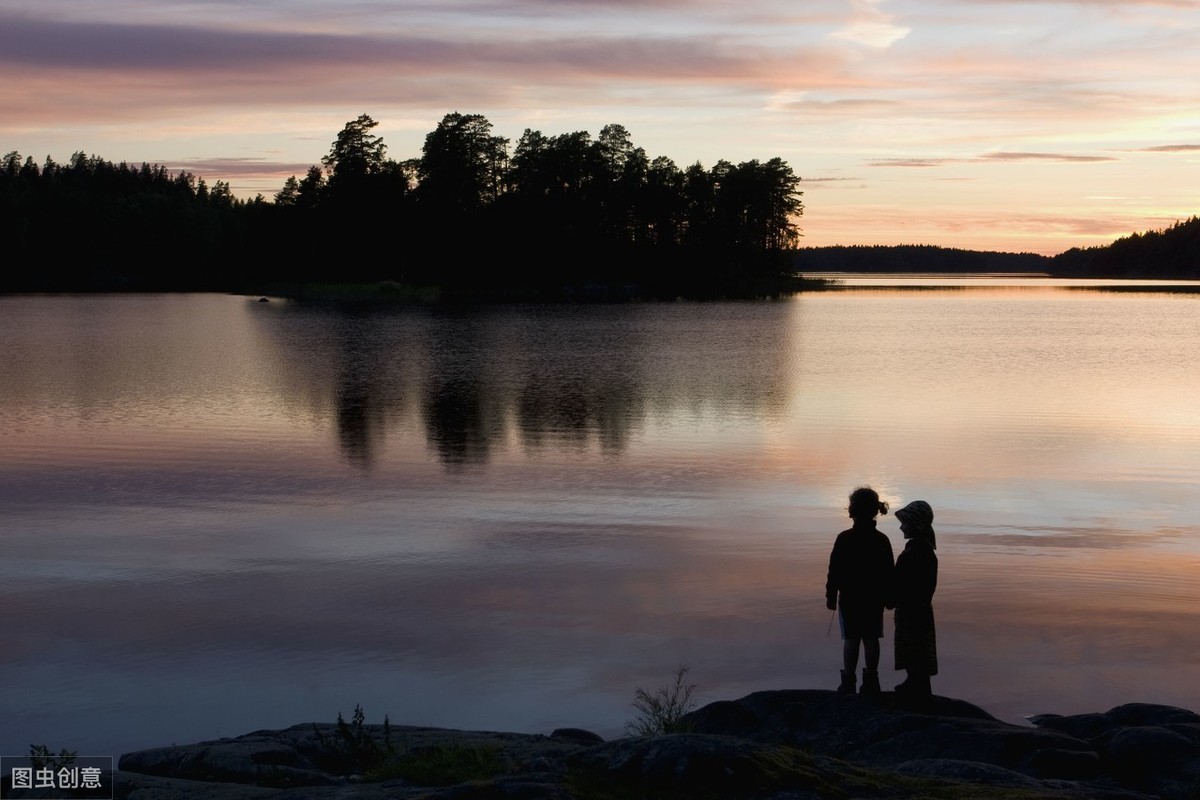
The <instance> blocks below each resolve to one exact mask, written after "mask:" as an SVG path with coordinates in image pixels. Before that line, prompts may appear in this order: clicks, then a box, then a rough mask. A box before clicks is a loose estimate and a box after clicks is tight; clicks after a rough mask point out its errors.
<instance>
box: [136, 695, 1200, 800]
mask: <svg viewBox="0 0 1200 800" xmlns="http://www.w3.org/2000/svg"><path fill="white" fill-rule="evenodd" d="M1033 722H1034V726H1020V725H1011V724H1008V723H1004V722H1001V721H999V720H997V719H995V718H994V717H992V716H991V715H990V714H988V713H987V712H986V711H984V710H982V709H980V708H978V707H976V706H973V705H971V704H970V703H966V702H963V701H961V700H952V699H949V698H940V697H935V698H933V699H932V700H930V701H929V702H928V703H927V704H925V705H923V706H921V707H914V706H913V705H905V704H901V703H899V702H898V700H897V698H896V697H895V696H894V695H892V694H890V693H885V694H883V695H882V696H880V697H878V698H875V699H867V698H864V697H859V696H853V695H852V696H847V695H838V694H836V693H834V692H828V691H817V690H812V691H773V692H756V693H754V694H751V695H748V696H746V697H743V698H741V699H740V700H735V701H721V702H717V703H712V704H710V705H707V706H705V707H704V708H701V709H699V710H697V711H695V712H693V713H691V714H689V715H688V716H687V717H685V718H684V723H685V725H686V727H687V729H688V731H689V732H688V733H681V734H673V735H666V736H656V737H641V738H627V739H617V740H613V741H608V742H605V741H603V740H602V739H601V738H600V737H598V736H596V735H595V734H593V733H590V732H588V731H585V730H580V729H577V728H568V729H560V730H557V731H554V733H553V734H551V735H549V736H544V735H540V734H515V733H490V732H480V731H454V730H445V729H438V728H417V727H408V726H391V727H390V728H385V727H384V726H378V725H363V724H355V725H346V724H343V725H341V726H337V725H331V724H311V723H310V724H306V725H297V726H294V727H292V728H288V729H286V730H281V731H256V732H254V733H250V734H247V735H245V736H240V737H237V738H235V739H221V740H219V741H215V742H203V743H200V744H194V745H185V746H181V747H167V748H158V749H154V750H143V751H140V752H137V753H129V754H126V755H125V756H122V757H121V760H120V764H119V772H118V773H117V781H116V782H117V787H116V795H115V796H116V797H117V798H129V799H130V800H199V799H200V798H226V799H227V800H234V799H235V798H245V799H246V800H260V799H262V800H267V798H270V799H271V800H294V799H298V798H316V799H317V800H320V798H330V800H334V798H338V799H341V798H346V799H349V798H363V799H364V800H373V799H374V798H380V800H382V799H383V798H425V799H427V800H451V799H454V800H459V799H473V798H512V799H513V800H560V799H561V800H568V799H571V798H575V799H577V800H621V799H623V798H629V799H630V800H633V798H668V799H670V798H679V800H683V799H684V798H698V799H702V798H747V799H750V798H754V799H756V800H757V799H760V798H761V799H762V800H824V799H825V798H838V799H839V800H841V799H842V798H947V800H950V799H951V798H979V799H980V800H983V799H985V798H996V799H997V800H999V799H1000V798H1095V799H1096V800H1134V799H1135V798H1136V799H1144V798H1164V799H1165V800H1194V798H1196V797H1200V717H1198V716H1197V715H1196V714H1194V713H1192V712H1190V711H1186V710H1184V709H1178V708H1171V707H1167V706H1153V705H1145V704H1134V705H1126V706H1119V707H1118V708H1114V709H1113V710H1111V711H1109V712H1107V713H1105V714H1084V715H1078V716H1071V717H1063V716H1055V715H1043V716H1040V717H1036V718H1034V720H1033Z"/></svg>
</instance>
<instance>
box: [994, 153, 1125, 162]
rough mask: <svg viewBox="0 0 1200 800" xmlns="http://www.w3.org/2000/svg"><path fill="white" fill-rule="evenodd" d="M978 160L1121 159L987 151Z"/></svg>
mask: <svg viewBox="0 0 1200 800" xmlns="http://www.w3.org/2000/svg"><path fill="white" fill-rule="evenodd" d="M975 160H976V161H1061V162H1066V163H1084V164H1091V163H1097V162H1103V161H1119V160H1120V159H1117V158H1114V157H1112V156H1082V155H1071V154H1069V153H987V154H986V155H982V156H979V157H978V158H977V159H975Z"/></svg>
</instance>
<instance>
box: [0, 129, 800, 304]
mask: <svg viewBox="0 0 1200 800" xmlns="http://www.w3.org/2000/svg"><path fill="white" fill-rule="evenodd" d="M376 125H377V123H376V121H375V120H373V119H372V118H371V117H370V116H367V115H366V114H364V115H362V116H360V117H358V118H357V119H355V120H351V121H350V122H348V123H346V125H345V127H344V128H343V129H342V130H341V132H340V133H338V135H337V137H336V139H335V140H334V141H333V143H332V145H331V147H330V150H329V153H328V154H327V155H326V156H325V157H324V158H323V159H322V163H321V165H313V166H312V167H311V168H310V169H309V170H308V172H307V174H305V175H304V176H303V177H296V176H293V177H291V178H289V179H288V180H287V181H286V182H285V183H284V185H283V187H282V188H281V190H280V191H279V192H278V194H276V195H275V197H274V200H273V202H272V201H268V200H266V199H265V198H263V197H262V196H261V195H260V196H259V197H257V198H255V199H253V200H250V201H243V200H240V199H238V198H236V197H234V196H233V194H232V193H231V192H230V188H229V185H228V184H227V183H225V182H223V181H217V182H216V183H215V184H214V185H212V186H211V187H210V186H208V185H207V184H206V183H205V182H204V181H203V180H202V179H197V178H196V177H195V176H193V175H191V174H189V173H186V172H183V173H178V174H171V173H169V172H168V171H167V170H166V169H165V168H164V167H162V166H157V165H156V166H151V165H147V164H142V165H141V166H140V167H135V166H131V165H129V164H125V163H121V164H112V163H110V162H107V161H105V160H103V159H100V158H98V157H96V156H87V155H85V154H83V153H76V154H75V155H74V156H72V157H71V160H70V162H68V163H67V164H56V163H55V162H54V161H52V160H51V159H49V158H47V159H46V161H45V163H44V164H42V165H41V166H39V165H38V164H37V163H36V162H35V161H34V160H33V159H32V158H31V157H26V158H24V159H22V157H21V155H20V154H19V153H16V152H12V153H9V154H8V155H6V156H5V157H4V159H3V162H0V208H2V213H3V215H4V218H5V219H6V220H8V221H9V223H10V224H9V225H8V230H9V236H8V237H7V238H8V251H9V253H10V254H11V255H13V256H15V258H13V260H12V261H10V263H12V264H17V265H23V267H21V268H18V269H16V270H11V271H10V272H9V274H8V275H7V276H5V278H4V279H3V281H4V284H3V286H0V288H3V289H7V290H10V291H11V290H31V289H37V290H46V289H50V290H55V289H64V290H65V289H112V288H156V289H183V288H188V289H243V290H244V289H248V288H253V287H268V286H289V285H300V284H313V283H323V284H328V283H338V284H345V283H373V282H380V281H388V282H393V283H395V284H397V285H400V286H429V287H436V288H437V290H438V291H440V293H441V294H442V296H444V297H446V296H448V297H465V298H473V297H510V296H511V297H518V296H519V297H529V296H535V297H539V296H544V297H564V296H565V297H572V296H597V297H609V296H615V297H629V296H647V297H661V296H670V297H674V296H677V295H693V296H706V295H710V296H721V295H755V294H769V293H773V292H778V291H780V290H781V289H783V288H786V287H787V286H788V284H789V282H790V281H791V280H792V272H793V269H792V263H791V262H792V253H793V251H794V248H795V247H796V245H797V243H798V240H799V229H798V228H797V225H796V220H797V219H798V217H799V216H800V214H801V213H802V211H803V205H802V202H801V199H800V198H801V192H800V191H799V184H800V178H799V177H797V176H796V175H795V174H794V173H793V171H792V168H791V167H790V166H789V165H788V164H787V163H786V162H784V161H783V160H782V159H779V158H772V159H769V160H767V161H758V160H753V161H745V162H742V163H739V164H733V163H731V162H729V161H718V162H717V163H716V164H715V165H713V166H712V167H711V168H708V169H706V168H704V167H703V166H702V165H701V164H699V163H696V164H693V165H691V166H689V167H687V168H686V169H683V168H680V167H679V166H677V165H676V164H675V162H673V161H672V160H671V159H669V158H667V157H664V156H660V157H657V158H653V159H651V158H649V157H648V156H647V154H646V152H645V150H643V149H642V148H640V147H637V146H635V145H634V143H633V141H632V139H631V137H630V134H629V132H628V131H627V130H626V129H625V128H624V127H623V126H621V125H607V126H605V127H604V128H602V129H601V130H600V132H599V135H598V136H596V137H593V136H592V135H591V134H590V133H588V132H587V131H576V132H572V133H565V134H559V135H554V136H547V135H546V134H544V133H542V132H541V131H535V130H529V129H526V130H525V132H524V133H523V134H522V135H521V137H520V138H519V139H518V140H517V142H516V143H515V145H512V146H511V147H510V144H511V143H510V141H509V140H508V139H506V138H504V137H502V136H498V135H495V134H493V133H492V125H491V123H490V122H488V120H487V119H486V118H484V117H483V116H481V115H479V114H460V113H452V114H447V115H446V116H445V117H444V118H443V119H442V120H441V122H439V123H438V125H437V127H436V128H435V129H434V130H433V131H431V132H430V133H429V134H428V135H427V136H426V137H425V143H424V147H423V148H422V153H421V156H420V157H419V158H414V159H410V160H406V161H396V160H393V159H391V158H389V157H388V155H387V146H386V145H385V143H384V142H383V140H382V139H381V138H380V137H379V136H377V135H375V134H374V132H373V129H374V128H375V127H376ZM51 254H53V255H54V259H53V264H54V265H59V266H51V264H50V263H49V262H48V261H47V257H48V256H49V255H51Z"/></svg>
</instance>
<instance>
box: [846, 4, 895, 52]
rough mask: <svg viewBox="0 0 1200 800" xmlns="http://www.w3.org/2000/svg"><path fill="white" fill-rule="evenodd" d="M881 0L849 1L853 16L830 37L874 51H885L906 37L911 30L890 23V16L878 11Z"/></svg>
mask: <svg viewBox="0 0 1200 800" xmlns="http://www.w3.org/2000/svg"><path fill="white" fill-rule="evenodd" d="M881 2H882V0H851V8H852V9H853V16H852V18H851V20H850V22H849V24H848V25H846V27H844V28H841V29H840V30H837V31H834V32H833V33H831V34H830V36H831V37H832V38H834V39H842V40H844V41H847V42H853V43H854V44H860V45H863V46H864V47H870V48H872V49H876V50H886V49H887V48H889V47H891V46H892V45H893V44H895V43H896V42H898V41H900V40H901V39H903V38H904V37H905V36H908V34H909V33H910V31H911V29H910V28H905V27H903V26H901V25H895V24H893V23H892V16H891V15H890V14H885V13H883V12H882V11H880V10H879V8H878V6H879V5H880V4H881Z"/></svg>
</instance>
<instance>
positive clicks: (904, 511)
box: [896, 500, 937, 549]
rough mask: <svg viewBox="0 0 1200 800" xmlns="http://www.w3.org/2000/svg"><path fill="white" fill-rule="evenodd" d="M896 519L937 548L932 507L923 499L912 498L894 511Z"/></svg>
mask: <svg viewBox="0 0 1200 800" xmlns="http://www.w3.org/2000/svg"><path fill="white" fill-rule="evenodd" d="M896 519H898V520H900V522H902V523H904V524H905V525H908V526H909V527H910V528H913V529H914V533H916V534H917V535H918V536H923V537H924V538H926V539H928V540H929V543H930V544H931V545H933V546H934V548H935V549H936V548H937V544H935V542H936V539H934V535H933V509H932V508H930V507H929V503H926V502H925V501H924V500H913V501H912V502H911V503H909V504H908V505H906V506H905V507H904V508H901V509H899V510H897V511H896Z"/></svg>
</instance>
